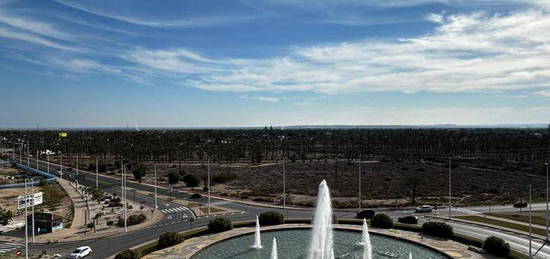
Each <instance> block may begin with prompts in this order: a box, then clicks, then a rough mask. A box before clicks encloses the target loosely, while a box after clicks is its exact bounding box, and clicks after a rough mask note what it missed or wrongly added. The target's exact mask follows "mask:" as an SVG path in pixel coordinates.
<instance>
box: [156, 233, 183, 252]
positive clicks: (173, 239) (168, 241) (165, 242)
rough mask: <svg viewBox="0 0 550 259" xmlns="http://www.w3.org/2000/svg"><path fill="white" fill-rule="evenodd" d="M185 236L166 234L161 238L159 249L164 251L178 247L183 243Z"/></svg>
mask: <svg viewBox="0 0 550 259" xmlns="http://www.w3.org/2000/svg"><path fill="white" fill-rule="evenodd" d="M183 240H184V238H183V235H181V234H178V233H176V232H166V233H164V234H162V235H160V237H159V242H158V245H157V248H158V249H163V248H166V247H170V246H174V245H177V244H179V243H181V242H183Z"/></svg>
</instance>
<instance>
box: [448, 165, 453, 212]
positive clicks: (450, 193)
mask: <svg viewBox="0 0 550 259" xmlns="http://www.w3.org/2000/svg"><path fill="white" fill-rule="evenodd" d="M451 178H452V169H451V158H450V157H449V220H451V207H452V200H453V196H452V184H451V183H452V180H451Z"/></svg>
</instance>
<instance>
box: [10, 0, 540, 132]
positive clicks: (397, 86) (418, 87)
mask: <svg viewBox="0 0 550 259" xmlns="http://www.w3.org/2000/svg"><path fill="white" fill-rule="evenodd" d="M549 31H550V0H491V1H490V0H396V1H391V0H364V1H361V0H338V1H336V0H332V1H328V0H301V1H299V0H216V1H204V0H200V1H195V0H186V1H176V0H174V1H169V0H164V1H135V0H132V1H123V0H117V1H111V0H88V1H74V0H56V1H46V0H44V1H23V0H21V1H17V0H0V93H1V96H0V127H35V126H37V125H40V126H42V127H82V126H85V127H86V126H89V127H99V126H126V125H130V126H132V127H133V126H138V127H155V126H164V127H200V126H263V125H279V126H284V125H303V124H327V125H331V124H332V125H333V124H347V125H355V124H368V125H382V124H446V123H456V124H501V123H502V124H504V123H548V122H549V120H550V119H549V118H550V33H548V32H549Z"/></svg>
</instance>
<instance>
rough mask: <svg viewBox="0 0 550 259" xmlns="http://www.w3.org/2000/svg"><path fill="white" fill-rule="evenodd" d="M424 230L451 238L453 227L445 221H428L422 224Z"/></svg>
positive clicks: (437, 235)
mask: <svg viewBox="0 0 550 259" xmlns="http://www.w3.org/2000/svg"><path fill="white" fill-rule="evenodd" d="M422 232H423V233H424V234H427V235H432V236H436V237H443V238H451V237H452V236H453V234H454V233H453V227H452V226H450V225H449V224H447V223H444V222H426V223H424V224H423V225H422Z"/></svg>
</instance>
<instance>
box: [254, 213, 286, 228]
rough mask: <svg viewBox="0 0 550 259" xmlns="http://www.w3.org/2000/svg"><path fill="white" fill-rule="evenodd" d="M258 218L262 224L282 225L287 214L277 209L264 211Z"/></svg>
mask: <svg viewBox="0 0 550 259" xmlns="http://www.w3.org/2000/svg"><path fill="white" fill-rule="evenodd" d="M258 218H259V219H260V225H262V226H271V225H280V224H283V223H284V222H285V216H284V215H283V214H282V213H280V212H276V211H269V212H264V213H262V214H260V216H259V217H258Z"/></svg>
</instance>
